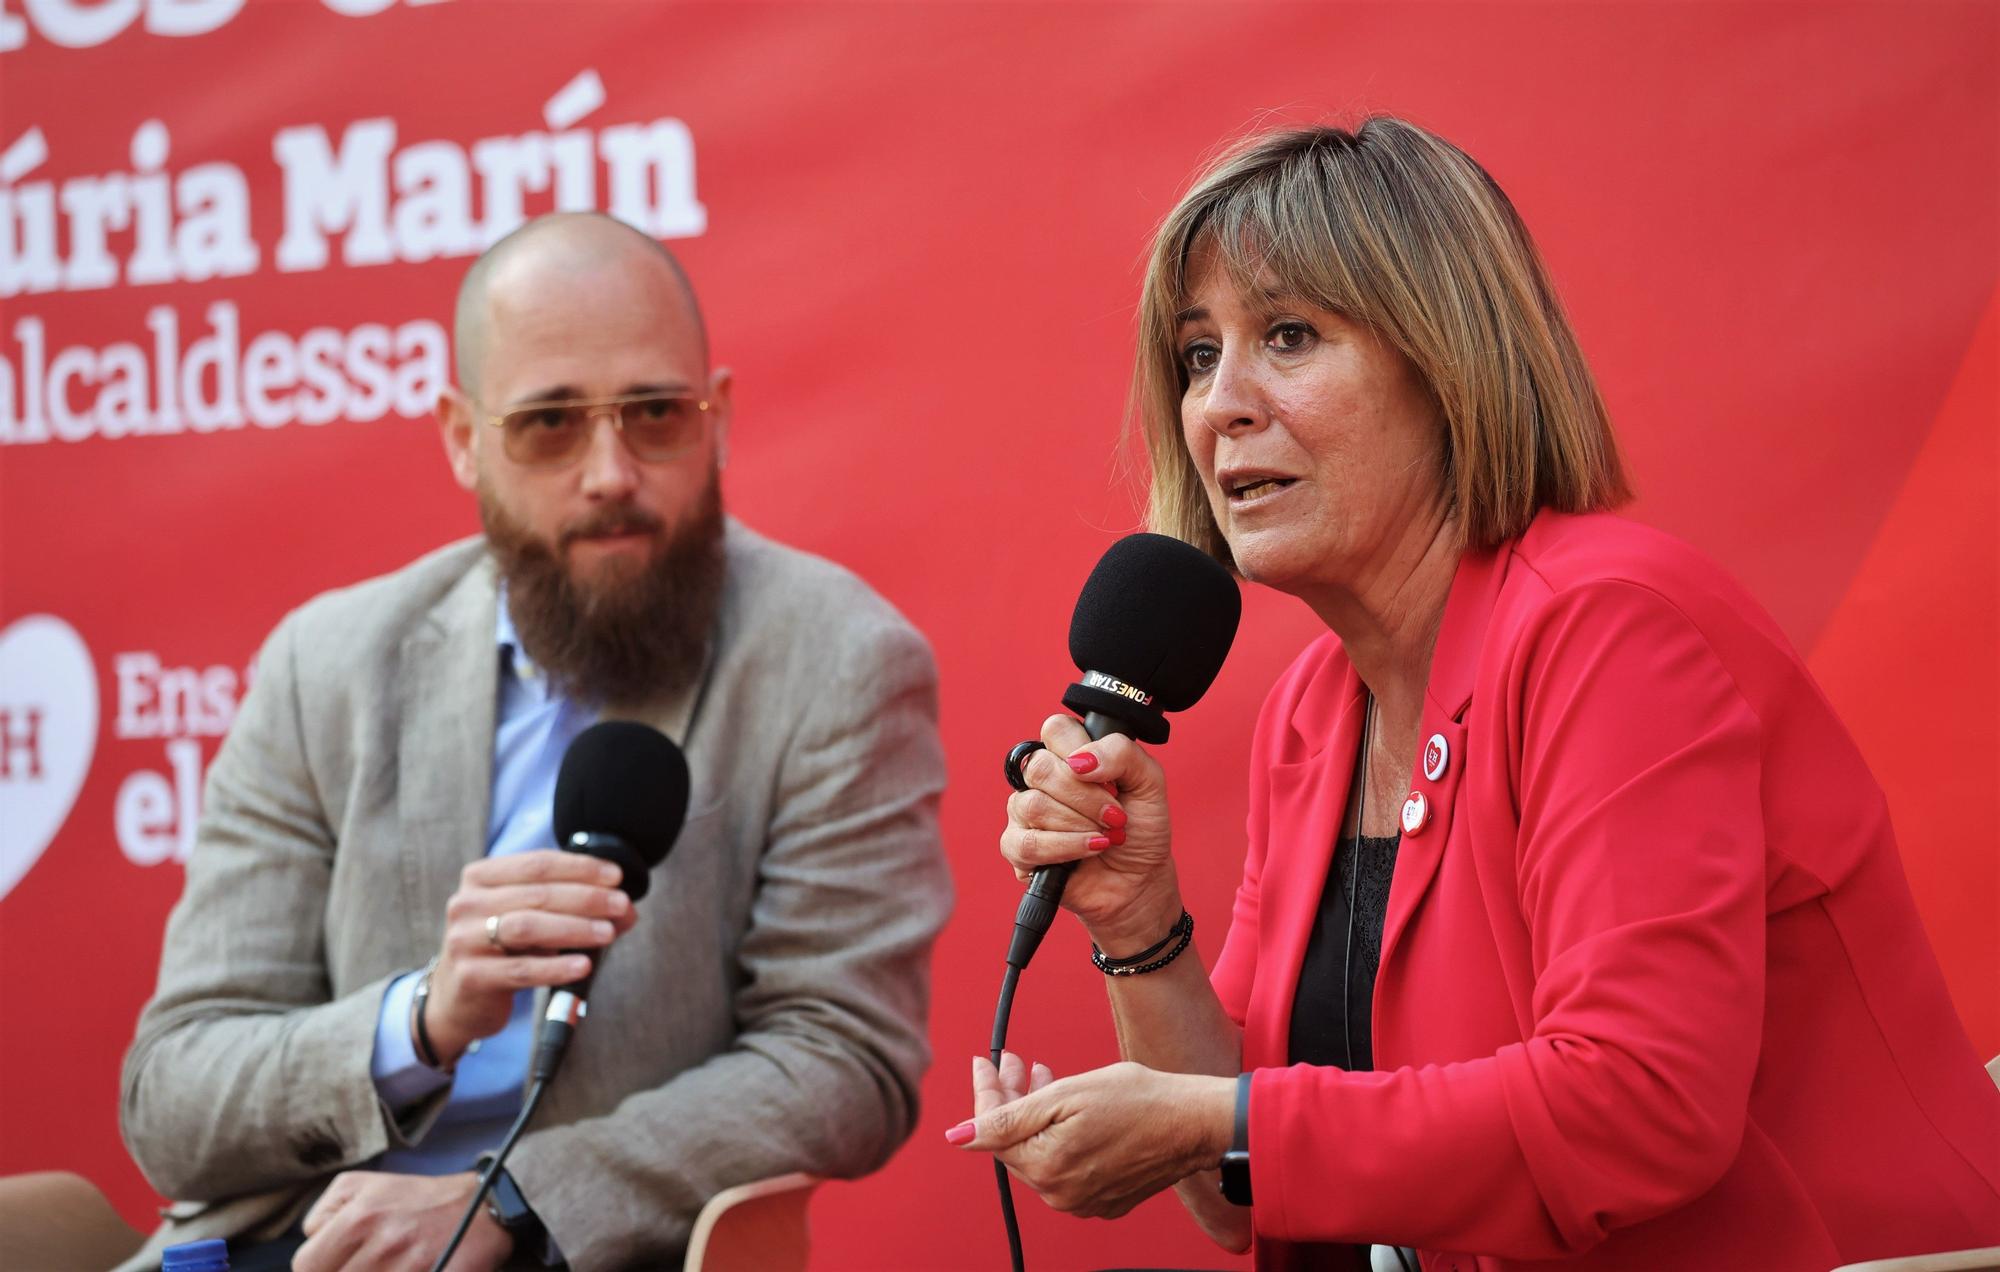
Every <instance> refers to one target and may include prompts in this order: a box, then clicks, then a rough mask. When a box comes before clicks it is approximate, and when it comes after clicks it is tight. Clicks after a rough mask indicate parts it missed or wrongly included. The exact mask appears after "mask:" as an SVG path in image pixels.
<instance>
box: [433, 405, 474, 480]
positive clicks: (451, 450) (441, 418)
mask: <svg viewBox="0 0 2000 1272" xmlns="http://www.w3.org/2000/svg"><path fill="white" fill-rule="evenodd" d="M437 422H438V437H439V439H440V440H441V441H443V442H444V457H445V462H447V463H449V464H450V465H451V475H452V477H453V478H455V479H456V480H457V482H458V484H459V485H461V486H463V487H465V489H467V490H471V489H473V488H474V487H475V486H477V485H478V484H479V465H478V463H477V461H476V460H475V459H474V457H473V454H472V448H473V430H475V429H477V428H478V427H479V419H478V417H477V416H476V415H474V414H473V409H472V403H471V402H470V401H468V400H467V398H466V396H465V394H463V393H461V392H459V391H458V390H457V389H455V388H452V387H450V386H449V385H447V386H446V387H445V389H444V391H443V392H441V393H439V394H438V401H437Z"/></svg>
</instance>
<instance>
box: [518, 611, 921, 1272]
mask: <svg viewBox="0 0 2000 1272" xmlns="http://www.w3.org/2000/svg"><path fill="white" fill-rule="evenodd" d="M868 637H869V638H868V639H866V640H857V641H854V642H853V643H852V645H851V646H850V647H849V648H848V649H847V650H846V651H844V652H843V653H841V654H840V655H839V656H837V657H836V658H835V659H834V660H833V661H834V662H835V663H836V667H837V669H836V670H835V672H834V674H832V675H831V676H829V677H827V678H826V679H825V680H824V681H823V682H819V683H815V684H814V685H813V686H812V689H811V691H810V697H809V698H807V699H804V700H803V706H804V711H805V714H804V718H803V720H802V722H801V724H800V726H799V728H798V731H797V733H796V734H795V735H794V737H793V738H792V740H791V743H790V745H789V747H788V750H787V754H786V757H785V759H784V760H783V762H782V764H781V767H780V771H779V772H778V773H777V774H776V775H775V781H776V785H777V800H776V803H775V805H774V812H773V816H772V821H771V825H770V832H769V834H770V838H769V842H768V844H767V846H766V848H765V851H764V855H763V859H762V863H761V866H760V876H759V883H758V889H757V894H756V899H755V902H754V903H753V907H752V913H751V922H750V927H749V929H748V931H747V932H746V933H745V935H744V938H743V942H742V945H741V951H740V959H741V962H742V966H743V973H744V975H743V978H742V982H741V987H740V988H739V989H738V990H737V992H736V995H735V1010H736V1015H737V1019H738V1021H739V1024H740V1032H739V1034H738V1035H737V1037H736V1039H735V1042H734V1044H733V1045H732V1046H731V1047H730V1048H729V1049H728V1050H726V1051H724V1052H721V1053H719V1054H717V1055H715V1056H712V1057H710V1058H709V1059H708V1060H706V1061H704V1062H703V1063H701V1064H700V1065H697V1066H696V1067H694V1068H692V1069H689V1070H687V1071H686V1072H684V1073H681V1074H679V1075H677V1076H676V1077H674V1078H673V1079H672V1080H671V1081H669V1082H667V1083H666V1084H665V1085H663V1086H661V1087H658V1088H655V1089H652V1090H647V1091H642V1092H637V1093H634V1094H633V1095H631V1096H628V1097H627V1098H626V1099H624V1100H623V1101H621V1102H620V1103H619V1105H618V1106H617V1107H616V1109H615V1110H614V1111H613V1112H611V1113H610V1114H608V1115H606V1116H603V1117H597V1118H590V1119H586V1120H583V1121H580V1122H574V1123H570V1124H568V1125H564V1126H556V1127H549V1128H546V1129H539V1130H530V1131H529V1132H528V1133H527V1134H526V1135H524V1136H523V1137H522V1138H521V1142H520V1144H519V1146H518V1147H517V1148H516V1149H515V1150H514V1154H513V1156H512V1157H511V1158H510V1159H509V1161H508V1171H509V1173H510V1174H512V1175H513V1176H514V1178H515V1180H516V1181H517V1182H518V1184H519V1185H520V1188H521V1192H522V1194H523V1196H525V1197H526V1198H527V1200H528V1203H529V1204H530V1205H531V1206H533V1207H534V1209H535V1212H536V1214H537V1215H538V1216H539V1217H540V1218H541V1219H542V1221H543V1223H544V1224H545V1225H546V1226H547V1227H548V1229H549V1231H550V1233H551V1235H552V1236H553V1237H554V1238H555V1241H556V1244H557V1245H558V1246H559V1247H560V1248H561V1250H562V1252H563V1255H564V1257H565V1258H566V1259H567V1260H568V1262H569V1265H570V1267H572V1268H574V1269H577V1270H578V1272H588V1270H589V1269H595V1268H605V1267H621V1266H628V1265H633V1264H636V1263H646V1264H648V1265H649V1266H650V1264H651V1263H653V1262H658V1261H661V1260H664V1259H666V1258H668V1257H669V1255H670V1252H672V1251H676V1250H678V1249H679V1248H680V1247H681V1246H684V1245H685V1244H686V1241H687V1237H688V1232H689V1229H690V1226H691V1224H692V1221H693V1218H694V1215H695V1214H696V1212H698V1211H699V1210H700V1208H701V1206H702V1204H703V1203H704V1202H706V1201H707V1199H708V1198H709V1197H710V1196H712V1195H713V1194H714V1193H716V1192H719V1191H720V1190H722V1189H723V1188H726V1187H729V1186H731V1185H733V1184H738V1183H743V1182H745V1181H747V1180H751V1179H756V1178H761V1177H765V1176H770V1175H778V1174H784V1173H786V1172H789V1171H797V1170H804V1171H807V1172H809V1173H814V1174H820V1175H831V1176H855V1175H860V1174H863V1173H865V1172H867V1171H869V1170H872V1169H874V1168H875V1167H877V1166H879V1165H881V1164H882V1163H883V1162H884V1161H886V1160H887V1159H888V1157H889V1155H890V1154H891V1153H892V1152H893V1151H894V1150H895V1149H896V1147H897V1146H898V1145H900V1144H901V1143H902V1142H903V1141H904V1140H905V1139H906V1138H908V1136H909V1135H910V1133H911V1131H912V1130H914V1129H915V1126H916V1118H917V1094H918V1083H919V1079H920V1078H921V1077H922V1074H923V1071H924V1069H925V1068H926V1067H927V1066H928V1064H929V1059H930V1052H929V1045H928V1043H927V1041H926V1035H925V1018H926V1011H927V1007H928V1002H929V963H930V947H931V942H932V940H933V938H934V937H935V936H936V935H937V932H938V929H939V928H940V927H941V926H943V923H944V920H945V917H946V915H947V914H948V913H949V911H950V908H951V882H950V876H949V874H948V873H947V871H946V868H945V863H944V857H943V853H942V847H941V844H940V840H939V836H938V826H937V809H938V798H939V795H940V793H941V791H942V790H943V786H944V756H943V751H942V748H941V746H940V744H939V741H938V734H937V681H936V671H935V669H934V667H933V663H932V660H931V655H930V651H929V649H928V647H927V646H926V645H925V644H924V642H923V639H922V638H921V637H920V636H918V635H917V634H916V633H915V632H914V631H913V630H911V629H909V628H908V627H905V626H897V627H895V628H893V629H891V630H888V631H876V630H871V631H869V632H868Z"/></svg>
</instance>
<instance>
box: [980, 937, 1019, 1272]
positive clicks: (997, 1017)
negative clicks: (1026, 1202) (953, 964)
mask: <svg viewBox="0 0 2000 1272" xmlns="http://www.w3.org/2000/svg"><path fill="white" fill-rule="evenodd" d="M1020 983H1021V969H1020V968H1018V967H1016V966H1014V965H1013V964H1012V963H1009V964H1008V965H1007V970H1006V972H1005V973H1004V974H1003V975H1002V976H1001V977H1000V1001H999V1002H998V1003H997V1004H996V1005H995V1006H994V1008H993V1049H992V1050H991V1051H990V1052H988V1053H987V1058H988V1059H990V1060H992V1061H993V1069H994V1071H995V1072H996V1073H997V1072H998V1071H999V1069H1000V1057H1001V1056H1002V1055H1004V1054H1005V1053H1006V1050H1007V1018H1008V1017H1009V1016H1011V1015H1013V1014H1014V987H1015V986H1016V985H1018V984H1020ZM993 1178H994V1181H995V1182H996V1183H998V1184H999V1186H1000V1218H1001V1220H1002V1221H1003V1222H1004V1223H1005V1224H1006V1225H1007V1259H1008V1263H1009V1265H1010V1266H1011V1267H1012V1268H1013V1272H1024V1266H1025V1265H1024V1264H1023V1263H1022V1261H1021V1221H1020V1220H1019V1219H1017V1218H1016V1217H1015V1215H1014V1181H1013V1179H1012V1178H1011V1177H1010V1176H1009V1175H1008V1174H1007V1166H1006V1163H1004V1162H1002V1161H1001V1160H1000V1156H999V1154H997V1153H996V1154H994V1156H993Z"/></svg>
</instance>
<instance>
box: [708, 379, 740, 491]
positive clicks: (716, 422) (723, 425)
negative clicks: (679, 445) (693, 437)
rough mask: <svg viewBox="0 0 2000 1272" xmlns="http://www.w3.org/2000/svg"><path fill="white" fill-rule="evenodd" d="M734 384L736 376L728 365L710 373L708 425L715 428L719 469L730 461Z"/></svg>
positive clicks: (716, 457)
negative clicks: (731, 392) (730, 427)
mask: <svg viewBox="0 0 2000 1272" xmlns="http://www.w3.org/2000/svg"><path fill="white" fill-rule="evenodd" d="M734 384H735V377H734V376H733V375H731V374H730V371H729V368H728V367H717V368H716V369H715V370H714V371H713V372H711V373H710V374H709V377H708V418H709V425H708V426H709V427H710V428H712V429H714V430H715V466H716V468H718V469H720V468H723V467H726V466H727V465H728V463H729V418H730V412H731V410H732V407H731V405H730V400H729V391H730V389H731V388H732V387H733V386H734Z"/></svg>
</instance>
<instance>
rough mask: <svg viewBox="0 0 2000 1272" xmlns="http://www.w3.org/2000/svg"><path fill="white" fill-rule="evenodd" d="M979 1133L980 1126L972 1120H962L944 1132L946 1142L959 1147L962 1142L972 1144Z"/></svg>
mask: <svg viewBox="0 0 2000 1272" xmlns="http://www.w3.org/2000/svg"><path fill="white" fill-rule="evenodd" d="M978 1134H979V1128H978V1127H976V1126H974V1125H973V1124H972V1123H971V1122H960V1123H959V1124H958V1125H957V1126H954V1127H952V1128H951V1129H950V1130H948V1131H946V1132H945V1133H944V1142H945V1143H947V1144H949V1145H951V1146H952V1147H953V1148H957V1147H958V1146H960V1145H961V1144H970V1143H971V1142H972V1141H973V1140H974V1139H975V1138H976V1137H977V1136H978Z"/></svg>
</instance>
